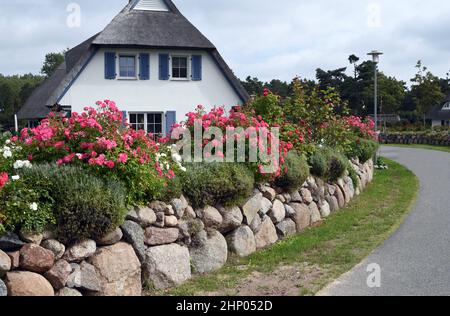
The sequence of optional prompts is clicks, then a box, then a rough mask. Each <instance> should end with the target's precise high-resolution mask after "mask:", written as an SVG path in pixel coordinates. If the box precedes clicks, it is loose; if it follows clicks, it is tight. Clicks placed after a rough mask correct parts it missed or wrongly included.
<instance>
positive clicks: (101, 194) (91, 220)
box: [23, 165, 127, 242]
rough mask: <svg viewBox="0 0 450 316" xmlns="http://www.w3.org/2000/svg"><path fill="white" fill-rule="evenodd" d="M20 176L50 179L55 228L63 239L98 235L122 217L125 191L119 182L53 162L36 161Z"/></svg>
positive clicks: (31, 179)
mask: <svg viewBox="0 0 450 316" xmlns="http://www.w3.org/2000/svg"><path fill="white" fill-rule="evenodd" d="M23 176H24V178H25V179H26V180H27V181H35V180H36V179H46V180H48V181H49V183H51V185H50V190H51V191H50V194H51V196H52V198H53V199H54V201H55V204H54V207H53V211H54V214H55V218H56V232H57V234H58V237H59V238H60V239H61V240H62V241H63V242H74V241H78V240H82V239H85V238H92V239H98V238H100V237H102V236H104V235H105V234H107V233H109V232H111V231H112V230H114V229H115V228H117V227H118V226H120V225H121V224H122V223H123V221H124V218H125V215H126V211H127V208H126V206H125V200H126V191H125V188H124V186H123V185H122V184H121V183H120V182H117V181H113V180H109V181H107V180H103V179H100V178H97V177H95V176H93V175H91V174H89V173H87V172H86V170H85V169H82V168H79V167H70V166H61V167H58V166H56V165H38V166H35V167H33V168H32V169H29V170H24V171H23Z"/></svg>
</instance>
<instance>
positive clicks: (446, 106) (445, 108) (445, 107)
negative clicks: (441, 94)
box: [442, 101, 450, 111]
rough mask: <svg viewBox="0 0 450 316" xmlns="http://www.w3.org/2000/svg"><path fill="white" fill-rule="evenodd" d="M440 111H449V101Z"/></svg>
mask: <svg viewBox="0 0 450 316" xmlns="http://www.w3.org/2000/svg"><path fill="white" fill-rule="evenodd" d="M442 110H443V111H444V110H450V101H449V102H447V103H445V104H444V106H443V108H442Z"/></svg>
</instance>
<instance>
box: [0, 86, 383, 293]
mask: <svg viewBox="0 0 450 316" xmlns="http://www.w3.org/2000/svg"><path fill="white" fill-rule="evenodd" d="M344 108H345V105H342V104H341V103H340V99H339V97H338V96H337V95H335V94H334V93H333V92H332V91H325V92H324V91H314V92H312V93H309V94H306V93H304V91H302V87H301V85H299V84H297V85H296V88H295V93H294V96H293V97H292V98H291V99H289V100H280V99H279V98H278V97H277V96H275V95H273V94H272V93H270V92H269V91H267V90H266V91H265V92H264V94H263V95H262V96H260V97H257V98H256V99H255V100H254V102H253V103H251V104H249V105H247V106H245V107H235V108H233V109H232V110H231V111H230V112H229V113H225V110H224V108H214V109H212V110H211V111H206V110H205V109H204V108H203V107H202V106H199V107H198V108H197V109H196V110H195V111H193V112H191V113H188V114H187V115H186V121H185V122H182V123H181V124H180V125H175V126H174V127H173V128H174V129H173V131H172V134H171V135H169V136H173V138H174V139H172V137H168V138H167V139H162V140H161V141H160V142H159V143H156V142H155V141H154V140H153V135H146V134H145V133H144V132H142V131H135V130H133V129H132V128H131V126H130V125H129V124H127V122H125V121H124V119H123V117H122V113H121V112H120V111H119V109H118V108H117V106H116V105H115V104H114V102H112V101H108V100H107V101H103V102H98V103H97V109H95V108H92V107H87V108H85V111H84V112H83V113H73V114H72V116H71V117H70V118H64V117H61V116H60V115H58V114H55V113H51V114H50V115H49V116H48V118H46V119H45V120H43V121H42V122H41V124H40V125H39V126H38V127H36V128H32V129H24V130H22V131H21V133H20V135H19V136H18V137H16V136H14V137H4V138H3V139H2V140H1V142H2V144H4V145H3V146H2V147H1V148H0V210H1V211H0V236H1V237H0V249H1V250H3V252H0V258H1V260H4V261H2V262H0V263H4V265H3V266H2V265H0V267H2V268H0V269H3V271H0V277H3V276H5V273H6V279H5V281H6V283H7V285H8V291H9V294H11V295H20V294H24V293H25V292H21V290H20V287H19V288H18V286H17V284H21V283H20V282H25V281H26V282H34V283H36V284H40V285H41V288H40V289H39V291H41V292H39V293H40V294H54V293H55V290H56V291H57V293H58V294H60V295H68V294H77V295H78V294H80V293H82V294H97V295H120V294H122V295H137V294H139V293H140V290H141V286H140V283H141V281H145V282H147V283H148V284H147V285H151V286H153V287H156V288H165V287H168V286H174V285H177V284H179V283H180V282H182V281H183V280H185V279H187V278H188V277H190V275H191V269H190V265H189V261H192V263H193V266H194V268H195V271H197V272H209V271H213V270H216V269H217V268H219V267H221V266H222V265H223V264H224V263H225V262H226V260H227V252H228V250H230V251H231V252H235V253H237V254H238V255H246V254H249V253H251V252H253V251H255V250H256V249H261V248H264V247H266V246H269V245H271V244H273V243H274V242H276V241H277V240H278V239H281V238H284V237H286V236H288V235H291V234H293V233H297V232H301V231H302V230H303V229H304V228H305V227H308V226H309V225H312V224H314V223H316V222H318V221H321V220H322V219H324V218H325V217H327V216H328V215H329V214H330V212H331V211H337V210H338V209H339V208H341V207H343V206H344V205H345V204H346V203H348V202H349V201H350V199H351V198H352V197H353V196H354V195H356V194H359V193H360V191H361V190H362V189H363V188H364V187H365V185H367V183H368V182H370V180H371V179H372V176H373V164H372V162H371V157H373V155H374V153H375V151H376V150H377V146H378V145H377V144H376V143H375V142H374V140H373V139H374V134H373V132H372V129H373V122H372V121H370V120H365V119H360V118H357V117H351V116H346V115H341V114H338V112H339V113H345V110H343V109H344ZM338 109H340V110H339V111H338ZM198 122H200V125H197V123H198ZM273 127H275V128H276V129H273ZM237 130H241V131H242V132H241V134H233V133H231V134H229V132H230V131H231V132H235V131H237ZM184 132H189V133H186V134H185V135H189V137H188V138H183V141H182V142H181V144H183V145H186V144H189V146H187V147H182V148H183V149H182V150H183V152H182V153H181V152H180V151H179V150H180V146H179V145H180V142H178V139H176V138H175V136H177V135H178V136H179V134H183V133H184ZM197 132H200V133H201V135H202V138H201V139H200V142H198V139H197V138H196V133H197ZM177 133H178V134H177ZM255 133H256V134H257V135H258V136H259V137H254V134H255ZM278 134H279V137H278ZM230 135H231V136H230ZM230 138H232V140H233V143H234V141H236V142H238V141H239V140H245V142H244V144H246V145H248V146H246V147H245V148H244V150H243V151H240V150H239V148H235V147H228V146H227V145H228V141H229V140H230ZM186 148H187V149H186ZM196 152H200V154H201V155H202V157H201V158H202V160H201V162H195V163H193V162H190V161H189V160H188V159H183V158H185V157H186V156H188V157H190V156H191V155H193V154H195V153H196ZM254 153H258V154H254ZM239 154H240V156H239ZM235 155H236V157H237V158H239V157H240V158H241V160H237V162H232V161H236V160H235V159H236V157H235ZM230 156H231V157H232V158H233V159H234V160H231V161H228V158H229V157H230ZM225 162H226V163H225ZM268 170H271V171H270V172H268ZM327 183H328V184H327ZM180 196H181V198H180ZM119 227H120V228H119ZM252 241H253V242H252ZM249 243H250V244H249ZM227 249H228V250H227ZM4 251H6V252H7V254H5V253H4ZM211 253H214V254H217V256H211V255H210V254H211ZM167 254H170V256H172V257H171V258H169V259H170V260H169V261H165V260H168V257H167ZM170 256H169V257H170ZM7 257H8V259H6V258H7ZM212 257H214V258H212ZM105 260H109V261H111V260H112V261H111V262H113V263H114V264H117V266H114V267H113V268H114V271H116V272H117V271H122V272H123V273H117V275H114V276H111V278H108V279H107V280H106V279H103V278H102V276H104V275H106V274H108V273H109V272H110V271H109V269H113V268H110V267H105V266H103V265H102V263H104V262H106V261H105ZM127 263H130V264H127ZM42 264H43V266H40V265H42ZM114 264H113V265H114ZM36 265H37V266H36ZM3 267H4V268H3ZM69 270H70V271H69ZM141 270H143V272H144V274H143V275H144V280H141V277H140V275H141ZM11 271H12V272H11ZM25 271H26V273H25ZM180 271H181V272H180ZM29 273H34V274H29ZM84 276H86V277H84ZM80 278H81V279H82V280H94V281H93V283H92V284H83V282H82V281H80ZM95 280H96V281H95ZM48 282H50V284H51V286H49V284H48ZM80 282H81V283H80ZM2 284H3V281H1V282H0V288H1V287H2ZM137 284H139V286H138V285H137ZM25 290H26V289H25ZM42 291H43V292H42Z"/></svg>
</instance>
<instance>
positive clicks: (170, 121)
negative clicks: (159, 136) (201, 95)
mask: <svg viewBox="0 0 450 316" xmlns="http://www.w3.org/2000/svg"><path fill="white" fill-rule="evenodd" d="M176 122H177V112H175V111H167V112H166V134H167V135H169V134H170V132H171V131H172V126H173V125H174V124H175V123H176Z"/></svg>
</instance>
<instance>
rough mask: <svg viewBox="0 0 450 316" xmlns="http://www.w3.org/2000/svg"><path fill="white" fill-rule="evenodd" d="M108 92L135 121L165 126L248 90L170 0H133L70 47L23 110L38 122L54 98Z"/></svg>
mask: <svg viewBox="0 0 450 316" xmlns="http://www.w3.org/2000/svg"><path fill="white" fill-rule="evenodd" d="M104 99H109V100H114V101H115V102H116V103H117V104H118V106H119V107H120V109H121V110H122V111H123V112H124V113H125V114H126V117H127V118H128V120H129V122H130V124H132V126H134V127H135V128H138V129H144V130H146V131H148V132H151V133H154V134H164V133H165V132H167V130H168V129H169V128H170V126H171V125H172V124H173V123H174V122H175V121H181V120H183V118H184V115H185V114H186V113H187V112H189V111H191V110H193V109H194V108H195V107H196V106H197V105H199V104H202V105H204V106H206V107H213V106H226V107H228V108H230V107H232V106H235V105H242V104H244V103H245V102H247V101H248V99H249V95H248V93H247V92H246V90H245V89H244V87H243V86H242V85H241V83H240V81H239V80H238V79H237V78H236V76H235V75H234V74H233V72H232V71H231V69H230V68H229V67H228V66H227V64H226V63H225V61H224V60H223V59H222V57H221V56H220V54H219V52H218V51H217V49H216V47H215V46H214V45H213V44H212V43H211V42H210V41H209V40H208V39H207V38H206V37H205V36H204V35H203V34H202V33H200V31H198V30H197V29H196V28H195V27H194V26H193V25H192V24H191V23H190V22H189V21H188V20H187V19H186V18H185V17H184V16H183V15H182V14H181V13H180V11H179V10H178V9H177V8H176V6H175V5H174V4H173V2H172V1H171V0H131V1H129V3H128V4H127V5H126V6H125V8H124V9H123V10H122V11H121V12H120V13H119V14H118V15H117V16H116V17H115V18H114V19H113V20H112V21H111V23H110V24H109V25H108V26H106V28H105V29H104V30H103V31H102V32H100V33H98V34H96V35H94V36H93V37H91V38H89V39H88V40H86V41H85V42H83V43H81V44H80V45H78V46H76V47H75V48H73V49H71V50H70V51H68V52H67V53H66V58H65V62H64V63H63V64H62V65H61V66H60V67H59V68H58V70H57V71H56V72H55V73H54V74H53V75H52V76H51V77H50V78H48V79H47V80H46V81H44V82H43V83H42V85H40V86H39V87H38V88H37V89H36V90H35V91H34V92H33V94H32V95H31V97H30V98H29V99H28V100H27V102H26V103H25V105H24V106H23V107H22V109H21V110H20V111H19V113H18V117H19V119H25V120H28V121H29V124H30V125H33V124H35V122H37V121H39V120H40V119H42V118H44V117H45V116H46V115H47V114H48V113H49V112H50V110H51V108H52V107H53V106H55V105H58V106H60V107H62V108H63V109H65V110H66V111H68V112H69V111H71V112H81V111H82V109H83V108H84V107H85V106H86V105H93V104H94V103H95V102H96V101H98V100H104Z"/></svg>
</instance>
